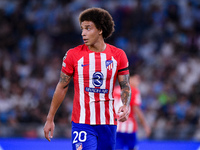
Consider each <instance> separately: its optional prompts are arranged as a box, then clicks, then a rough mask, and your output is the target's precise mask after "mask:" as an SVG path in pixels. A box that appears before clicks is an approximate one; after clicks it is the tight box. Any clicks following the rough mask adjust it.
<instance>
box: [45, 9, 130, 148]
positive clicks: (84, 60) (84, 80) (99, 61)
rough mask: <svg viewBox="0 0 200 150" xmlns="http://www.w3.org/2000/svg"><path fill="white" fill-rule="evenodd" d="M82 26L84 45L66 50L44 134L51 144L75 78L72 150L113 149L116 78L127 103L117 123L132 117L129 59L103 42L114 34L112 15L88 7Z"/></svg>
mask: <svg viewBox="0 0 200 150" xmlns="http://www.w3.org/2000/svg"><path fill="white" fill-rule="evenodd" d="M79 22H80V27H81V30H82V34H81V35H82V38H83V41H84V44H83V45H79V46H77V47H75V48H72V49H70V50H68V51H67V53H66V55H65V57H64V58H63V64H62V69H61V73H60V80H59V82H58V84H57V86H56V90H55V93H54V96H53V98H52V103H51V106H50V110H49V113H48V115H47V120H46V123H45V126H44V134H45V137H46V139H47V140H49V141H50V139H51V138H52V137H53V131H54V128H55V125H54V117H55V113H56V111H57V109H58V108H59V106H60V104H61V103H62V101H63V99H64V97H65V95H66V92H67V90H68V85H69V83H70V80H71V78H72V77H73V81H74V91H75V93H74V101H73V111H72V119H71V121H72V147H73V150H76V149H83V150H114V149H115V143H116V127H117V126H116V125H117V117H116V116H117V115H116V113H115V110H114V98H113V90H114V85H115V81H116V79H117V78H118V81H119V84H120V87H121V90H122V93H121V99H122V103H123V105H122V106H121V107H120V108H119V110H118V113H119V115H120V116H119V121H122V122H124V121H126V120H127V118H128V116H129V103H130V97H131V89H130V85H129V70H128V59H127V56H126V54H125V52H124V51H123V50H121V49H119V48H116V47H114V46H112V45H110V44H107V43H105V41H104V39H106V38H108V37H110V36H111V35H112V33H113V32H114V21H113V19H112V17H111V15H110V14H109V12H108V11H106V10H104V9H101V8H89V9H86V10H84V11H83V12H82V13H81V14H80V16H79ZM49 133H50V136H49Z"/></svg>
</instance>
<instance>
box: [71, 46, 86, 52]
mask: <svg viewBox="0 0 200 150" xmlns="http://www.w3.org/2000/svg"><path fill="white" fill-rule="evenodd" d="M83 49H84V45H78V46H76V47H73V48H71V49H69V50H68V52H69V53H79V52H80V51H81V50H83Z"/></svg>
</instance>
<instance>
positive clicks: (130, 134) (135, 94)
mask: <svg viewBox="0 0 200 150" xmlns="http://www.w3.org/2000/svg"><path fill="white" fill-rule="evenodd" d="M139 84H140V76H139V75H138V74H135V73H134V71H132V70H130V86H131V91H132V92H131V93H132V95H131V102H130V115H129V118H128V119H127V121H125V122H118V125H117V140H116V143H117V144H116V149H117V150H123V149H125V148H128V149H129V150H136V149H137V136H136V131H137V122H136V118H135V116H136V115H137V116H138V119H139V121H140V122H141V124H142V126H143V128H144V130H145V132H146V135H147V137H148V136H149V135H150V133H151V129H150V127H149V126H148V124H147V123H146V120H145V118H144V115H143V112H142V110H141V108H140V105H141V95H140V91H139V89H138V86H139ZM120 94H121V89H120V87H119V86H116V87H115V90H114V99H115V104H114V105H115V109H118V108H119V107H121V106H122V105H123V104H122V103H121V96H120Z"/></svg>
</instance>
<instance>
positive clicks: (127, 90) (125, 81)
mask: <svg viewBox="0 0 200 150" xmlns="http://www.w3.org/2000/svg"><path fill="white" fill-rule="evenodd" d="M118 81H119V85H120V87H121V90H122V92H121V100H122V103H123V106H121V107H120V108H119V110H118V113H120V114H119V121H121V122H124V121H126V120H127V119H128V116H129V113H130V111H129V104H130V100H131V87H130V84H129V74H127V75H118Z"/></svg>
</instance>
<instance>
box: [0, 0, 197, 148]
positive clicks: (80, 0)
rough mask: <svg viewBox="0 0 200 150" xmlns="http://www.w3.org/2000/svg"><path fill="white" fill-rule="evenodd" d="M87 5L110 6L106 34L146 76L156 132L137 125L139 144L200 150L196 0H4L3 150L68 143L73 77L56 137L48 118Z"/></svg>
mask: <svg viewBox="0 0 200 150" xmlns="http://www.w3.org/2000/svg"><path fill="white" fill-rule="evenodd" d="M88 7H102V8H105V9H107V10H108V11H109V12H110V13H111V14H112V16H113V18H114V21H115V25H116V26H115V30H116V31H115V32H114V34H113V36H112V37H111V38H109V39H107V40H106V42H108V43H110V44H114V45H116V46H117V47H120V48H122V49H123V50H124V51H125V52H126V54H127V56H128V59H129V62H130V69H135V70H137V72H138V73H139V74H140V75H141V76H142V84H141V86H140V90H141V94H142V99H143V104H142V109H143V111H144V113H145V117H146V119H147V121H148V123H149V124H150V126H151V127H152V131H153V132H152V134H151V136H150V138H149V139H148V140H147V139H146V138H145V135H144V132H143V130H142V129H140V128H139V131H138V137H139V139H140V144H141V150H143V149H147V147H148V148H150V147H151V148H150V149H152V150H157V149H159V150H164V149H165V148H167V149H171V150H172V149H174V150H179V149H181V150H190V149H191V150H199V149H200V148H199V146H200V142H199V141H200V1H199V0H56V1H55V0H43V1H40V0H28V1H27V0H0V150H9V149H12V150H14V149H20V150H23V148H22V147H23V146H26V149H27V147H29V148H28V149H29V150H31V148H34V146H36V143H37V144H39V143H41V145H42V143H43V144H44V145H45V147H46V148H47V147H48V149H49V150H51V149H53V147H55V146H57V148H58V147H59V146H58V145H60V146H61V145H63V148H64V147H68V146H69V147H70V146H71V145H70V144H69V142H70V134H71V125H70V116H71V111H72V103H73V83H70V84H71V85H70V89H69V91H68V93H67V97H66V98H65V100H64V102H63V104H62V105H61V107H60V108H59V110H58V112H57V115H56V118H55V123H56V130H55V133H54V138H55V139H54V140H53V141H52V142H51V144H49V143H48V142H47V141H46V140H44V136H43V125H44V122H45V119H46V115H47V112H48V110H49V106H50V102H51V98H52V95H53V93H54V89H55V86H56V84H57V82H58V80H59V73H60V69H61V63H62V58H63V56H64V54H65V52H66V51H67V50H68V49H69V48H72V47H74V46H77V45H79V44H82V43H83V42H82V39H81V35H80V27H79V22H78V15H79V13H80V12H81V11H82V10H83V9H85V8H88ZM28 139H29V140H28ZM30 139H31V140H30ZM23 141H24V142H23ZM183 141H184V142H183ZM27 142H28V143H29V142H30V145H32V146H29V145H28V143H27ZM25 143H26V144H25ZM47 143H48V144H47ZM58 143H59V144H58ZM61 143H62V144H61ZM171 144H172V145H171ZM39 145H40V144H39ZM39 145H38V147H37V149H38V150H39ZM44 145H43V146H44ZM53 145H54V146H53ZM66 145H67V146H66ZM159 145H160V147H159ZM178 145H180V146H181V147H176V146H178ZM145 146H146V148H144V147H145ZM170 146H171V147H170ZM187 146H188V147H187ZM9 147H10V148H9ZM69 147H68V148H69ZM142 147H143V148H142ZM68 148H66V149H68ZM34 149H36V148H34ZM60 149H61V148H60ZM69 149H70V148H69Z"/></svg>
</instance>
